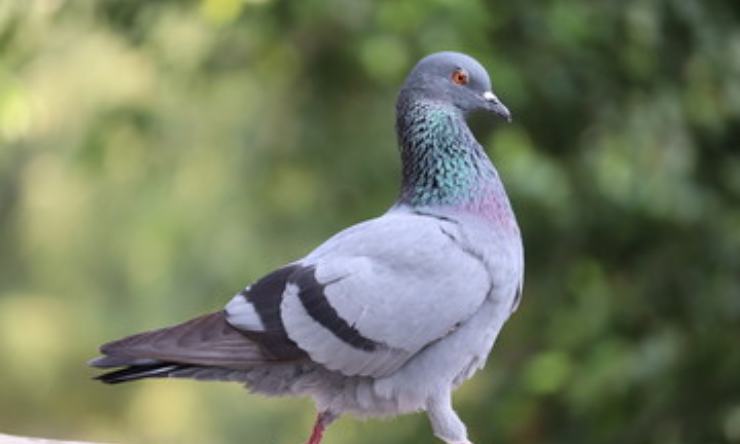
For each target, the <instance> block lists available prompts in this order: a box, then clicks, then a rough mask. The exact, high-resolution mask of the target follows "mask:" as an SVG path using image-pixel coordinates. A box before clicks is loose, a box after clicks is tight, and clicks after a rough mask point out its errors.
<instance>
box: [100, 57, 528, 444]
mask: <svg viewBox="0 0 740 444" xmlns="http://www.w3.org/2000/svg"><path fill="white" fill-rule="evenodd" d="M476 110H488V111H491V112H494V113H496V114H498V115H500V116H501V117H504V118H505V119H507V120H508V119H510V114H509V111H508V110H507V109H506V107H505V106H503V104H501V102H500V101H499V100H498V98H497V97H496V96H495V95H494V94H493V93H492V92H491V82H490V79H489V77H488V75H487V73H486V71H485V69H484V68H483V67H482V66H481V65H480V64H479V63H478V62H477V61H475V60H474V59H472V58H471V57H469V56H466V55H464V54H459V53H452V52H443V53H437V54H433V55H430V56H428V57H426V58H424V59H422V60H421V61H420V62H419V63H418V64H417V65H416V67H415V68H414V69H413V70H412V72H411V73H410V74H409V77H408V78H407V80H406V82H405V84H404V86H403V88H402V90H401V93H400V95H399V100H398V106H397V132H398V139H399V145H400V151H401V159H402V163H403V178H402V183H401V191H400V194H399V199H398V201H397V202H396V203H395V204H394V205H393V206H392V207H391V208H390V209H389V210H388V211H387V212H386V213H385V214H383V215H382V216H380V217H378V218H376V219H372V220H369V221H366V222H362V223H360V224H358V225H355V226H352V227H350V228H348V229H346V230H344V231H341V232H340V233H338V234H336V235H335V236H333V237H332V238H330V239H329V240H327V241H326V242H325V243H323V244H322V245H320V246H319V247H318V248H317V249H315V250H314V251H313V252H311V253H310V254H308V255H307V256H306V257H304V258H302V259H300V260H298V261H296V262H293V263H291V264H289V265H287V266H285V267H283V268H281V269H279V270H276V271H274V272H272V273H270V274H268V275H266V276H265V277H264V278H262V279H260V280H258V281H257V282H255V283H254V284H252V285H251V286H249V287H247V288H245V289H244V290H243V291H241V292H239V293H238V294H237V295H236V296H234V297H233V298H232V299H231V301H230V302H229V303H228V304H227V305H226V308H225V310H223V311H220V312H216V313H212V314H209V315H205V316H202V317H199V318H196V319H193V320H191V321H188V322H185V323H183V324H180V325H176V326H174V327H169V328H165V329H161V330H156V331H153V332H147V333H142V334H138V335H134V336H131V337H128V338H124V339H122V340H119V341H115V342H112V343H109V344H106V345H104V346H102V347H101V352H102V353H103V356H102V357H100V358H97V359H95V360H93V361H92V362H91V365H93V366H96V367H102V368H117V367H124V368H123V369H120V370H115V371H112V372H110V373H106V374H103V375H101V376H99V379H101V380H103V381H104V382H109V383H117V382H125V381H130V380H134V379H140V378H144V377H164V376H168V377H186V378H194V379H207V380H227V381H239V382H243V383H245V384H246V386H247V387H248V388H250V389H251V390H252V391H253V392H257V393H262V394H266V395H296V396H310V397H312V398H313V399H314V400H315V402H316V405H317V409H318V411H319V412H320V413H321V414H320V416H319V419H318V420H317V424H316V428H315V430H314V435H312V438H311V440H310V441H309V442H310V443H318V442H319V441H320V438H321V432H322V431H323V428H324V427H325V426H326V425H328V423H330V422H331V421H332V420H333V419H335V418H336V417H338V416H339V415H341V414H344V413H351V414H354V415H356V416H360V417H364V416H393V415H398V414H402V413H409V412H415V411H426V412H427V415H428V417H429V419H430V421H431V424H432V428H433V430H434V433H435V435H436V436H437V437H439V438H440V439H442V440H443V441H445V442H446V443H448V444H453V443H454V444H467V443H469V441H468V436H467V431H466V429H465V426H464V424H463V423H462V421H461V420H460V419H459V418H458V416H457V414H456V413H455V412H454V410H453V408H452V391H453V390H454V389H455V388H456V387H457V386H459V385H460V384H461V383H462V382H463V381H465V380H466V379H468V378H469V377H471V376H472V375H473V374H474V373H475V372H476V371H477V370H478V369H480V368H481V367H482V366H483V365H484V364H485V361H486V358H487V356H488V353H489V352H490V350H491V347H492V346H493V343H494V341H495V339H496V336H497V335H498V333H499V331H500V329H501V327H502V326H503V324H504V322H506V320H507V319H508V318H509V316H510V315H511V313H512V312H513V311H514V310H515V309H516V307H517V305H518V302H519V297H520V295H521V286H522V279H523V251H522V243H521V237H520V233H519V228H518V226H517V223H516V219H515V217H514V214H513V211H512V209H511V206H510V204H509V201H508V198H507V196H506V193H505V191H504V188H503V185H502V183H501V181H500V179H499V176H498V173H497V172H496V169H495V168H494V167H493V165H492V164H491V162H490V160H489V159H488V157H487V155H486V154H485V152H484V150H483V148H482V147H481V146H480V144H478V142H477V141H476V140H475V138H474V136H473V134H472V133H471V131H470V129H469V128H468V126H467V124H466V123H465V117H466V115H467V114H468V113H469V112H471V111H476Z"/></svg>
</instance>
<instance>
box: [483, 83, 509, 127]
mask: <svg viewBox="0 0 740 444" xmlns="http://www.w3.org/2000/svg"><path fill="white" fill-rule="evenodd" d="M483 99H484V100H485V101H486V109H487V110H488V111H492V112H494V113H496V114H497V115H498V116H500V117H502V118H503V119H505V120H506V121H507V122H511V112H509V108H507V107H506V105H504V104H503V103H501V100H499V98H498V97H496V94H494V93H493V92H492V91H486V92H484V93H483Z"/></svg>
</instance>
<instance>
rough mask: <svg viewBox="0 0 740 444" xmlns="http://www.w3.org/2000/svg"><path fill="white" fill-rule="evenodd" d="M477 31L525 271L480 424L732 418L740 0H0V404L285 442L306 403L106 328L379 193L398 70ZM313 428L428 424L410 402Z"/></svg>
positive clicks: (124, 324) (709, 429)
mask: <svg viewBox="0 0 740 444" xmlns="http://www.w3.org/2000/svg"><path fill="white" fill-rule="evenodd" d="M443 49H454V50H459V51H463V52H467V53H470V54H471V55H473V56H475V57H477V58H478V59H479V60H480V61H481V62H482V63H483V64H484V65H485V66H486V67H487V68H488V69H489V70H490V72H491V75H492V78H493V82H494V88H495V90H496V92H497V93H498V95H499V96H500V97H501V98H502V99H503V101H504V102H505V103H506V104H507V105H508V106H509V108H510V109H511V110H512V112H513V115H514V123H512V124H510V125H506V124H503V123H499V122H495V121H494V120H493V119H491V118H490V117H488V116H485V117H484V116H480V117H477V118H474V119H473V122H472V126H473V128H474V130H475V132H476V134H477V135H478V138H479V140H480V141H481V142H482V143H483V144H484V145H485V146H486V147H487V149H488V150H489V153H490V154H491V156H492V158H493V160H494V163H495V164H496V165H497V167H498V168H499V170H500V172H501V175H502V176H503V178H504V180H505V183H506V186H507V188H508V190H509V194H510V196H511V199H512V201H513V205H514V207H515V210H516V212H517V215H518V217H519V221H520V224H521V227H522V231H523V234H524V238H525V244H526V266H527V273H526V274H527V277H526V284H525V291H524V299H523V302H522V305H521V307H520V309H519V311H518V312H517V313H516V315H515V316H514V317H513V318H512V319H511V320H510V322H509V323H508V325H507V326H506V328H505V329H504V331H503V333H502V334H501V336H500V337H499V341H498V343H497V345H496V347H495V349H494V353H493V354H492V356H491V358H490V359H489V363H488V366H487V367H486V369H485V371H483V372H481V373H479V374H478V375H477V376H476V377H475V378H474V379H473V380H471V381H469V382H468V383H467V384H466V385H464V386H463V388H462V389H460V390H459V391H458V392H457V395H456V405H457V406H458V408H459V411H460V413H461V415H462V417H463V418H464V420H465V421H466V422H467V424H468V426H469V428H470V430H471V439H472V440H473V441H474V442H475V443H476V444H486V443H538V444H540V443H542V444H545V443H563V444H579V443H584V444H604V443H606V444H608V443H615V444H616V443H619V444H632V443H638V444H639V443H655V444H681V443H692V444H719V443H740V2H737V1H729V0H728V1H717V0H644V1H635V0H623V1H616V0H611V1H609V0H603V1H592V0H568V1H566V0H545V1H534V0H517V1H510V2H504V1H493V0H491V1H488V2H486V1H483V0H462V1H455V0H431V1H422V0H385V1H377V2H371V1H370V0H352V1H350V0H325V1H318V0H300V1H288V0H204V1H200V2H196V1H151V0H147V1H144V0H129V1H122V0H121V1H119V0H96V1H93V0H77V1H71V0H70V1H65V0H0V431H2V432H5V433H15V434H27V435H36V436H47V437H55V438H77V439H88V440H100V441H114V442H120V443H155V444H168V443H186V444H189V443H213V444H218V443H250V444H251V443H256V444H262V443H268V444H271V443H275V444H283V443H285V444H293V443H295V444H297V443H300V442H301V441H302V440H303V439H304V438H305V437H306V436H307V434H308V432H309V429H310V425H311V423H312V421H313V415H314V412H313V406H312V404H311V402H310V401H308V400H305V399H266V398H261V397H256V396H249V395H247V393H246V392H245V391H243V390H241V389H240V387H239V386H238V385H236V384H224V383H195V382H191V381H146V382H141V383H137V384H130V385H122V386H116V387H107V386H103V385H102V384H98V383H95V382H93V381H91V380H90V377H91V376H92V375H93V374H94V372H93V371H92V370H90V369H88V368H86V366H85V361H86V360H87V359H89V358H91V357H93V356H94V355H95V354H96V347H97V345H98V344H99V343H101V342H104V341H106V340H110V339H113V338H116V337H119V336H121V335H125V334H128V333H132V332H135V331H138V330H142V329H148V328H152V327H156V326H160V325H164V324H168V323H174V322H178V321H181V320H184V319H187V318H189V317H192V316H194V315H196V314H199V313H201V312H205V311H208V310H214V309H218V308H220V307H222V306H223V304H224V303H225V302H226V301H227V300H228V298H230V297H231V295H233V294H234V293H235V292H236V291H237V290H239V289H240V288H242V287H243V286H244V285H245V284H247V283H249V282H250V281H252V280H254V279H256V278H258V277H259V276H261V275H262V274H263V273H266V272H267V271H269V270H271V269H272V268H274V267H277V266H279V265H281V264H283V263H285V262H288V261H291V260H293V259H296V258H298V257H300V256H302V255H303V254H305V253H307V252H308V251H310V249H311V248H313V247H314V246H316V245H318V244H319V243H320V242H321V241H322V240H324V239H325V238H327V237H328V236H330V235H331V234H332V233H334V232H336V231H337V230H339V229H341V228H343V227H345V226H347V225H350V224H352V223H355V222H358V221H360V220H363V219H366V218H369V217H372V216H374V215H377V214H379V213H381V212H383V211H385V209H386V208H387V207H388V206H389V205H390V203H391V202H392V201H393V200H394V198H395V196H396V193H397V184H398V177H399V164H398V159H397V151H396V144H395V134H394V130H393V124H394V114H393V113H394V100H395V95H396V93H397V91H398V88H399V85H400V83H401V82H402V81H403V78H404V76H405V75H406V73H407V72H408V70H409V69H410V68H411V66H413V64H414V63H415V62H416V60H417V59H418V58H420V57H421V56H423V55H425V54H427V53H430V52H433V51H438V50H443ZM326 442H327V444H339V443H357V444H362V443H367V444H369V443H381V442H382V443H385V444H392V443H429V442H433V438H432V435H431V431H430V429H429V426H428V424H427V421H426V419H425V418H424V417H423V416H422V415H410V416H405V417H402V418H398V419H395V420H393V421H389V422H381V421H379V420H371V421H368V422H361V421H357V420H354V419H351V418H344V419H342V420H340V421H339V422H338V423H337V424H336V425H334V426H332V428H331V429H330V431H329V434H328V437H327V439H326Z"/></svg>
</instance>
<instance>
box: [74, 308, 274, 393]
mask: <svg viewBox="0 0 740 444" xmlns="http://www.w3.org/2000/svg"><path fill="white" fill-rule="evenodd" d="M100 351H101V353H102V354H103V356H100V357H98V358H95V359H93V360H91V361H90V362H89V363H88V364H89V365H90V366H92V367H97V368H104V369H111V368H116V367H124V368H121V369H119V370H113V371H110V372H107V373H103V374H102V375H99V376H97V377H95V379H98V380H100V381H102V382H105V383H108V384H117V383H121V382H128V381H135V380H137V379H143V378H163V377H192V376H191V375H195V374H197V375H199V376H200V377H203V378H204V379H217V378H225V377H231V376H230V375H231V374H233V373H234V372H239V371H243V370H249V369H252V368H255V367H256V366H261V365H264V364H267V363H270V362H271V361H273V359H271V358H269V357H267V356H266V355H265V354H264V353H263V352H262V351H261V349H260V346H259V345H258V344H257V343H256V342H254V341H253V340H252V339H250V338H249V337H247V335H245V334H244V333H243V332H241V331H239V330H237V329H235V328H234V327H232V326H231V325H229V324H228V323H227V322H226V318H225V316H224V312H223V311H219V312H216V313H211V314H207V315H205V316H201V317H198V318H195V319H191V320H190V321H187V322H183V323H182V324H178V325H175V326H172V327H167V328H162V329H159V330H153V331H148V332H144V333H139V334H136V335H133V336H128V337H126V338H123V339H119V340H117V341H113V342H109V343H107V344H104V345H103V346H101V347H100ZM206 369H211V370H209V371H208V372H205V373H204V371H205V370H206ZM206 375H207V376H209V377H208V378H206Z"/></svg>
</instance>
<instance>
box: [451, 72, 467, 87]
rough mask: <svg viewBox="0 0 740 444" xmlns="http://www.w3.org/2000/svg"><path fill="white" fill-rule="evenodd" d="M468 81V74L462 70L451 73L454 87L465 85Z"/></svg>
mask: <svg viewBox="0 0 740 444" xmlns="http://www.w3.org/2000/svg"><path fill="white" fill-rule="evenodd" d="M469 81H470V77H468V72H467V71H465V70H464V69H462V68H457V69H456V70H454V71H452V83H454V84H455V85H467V84H468V82H469Z"/></svg>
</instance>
